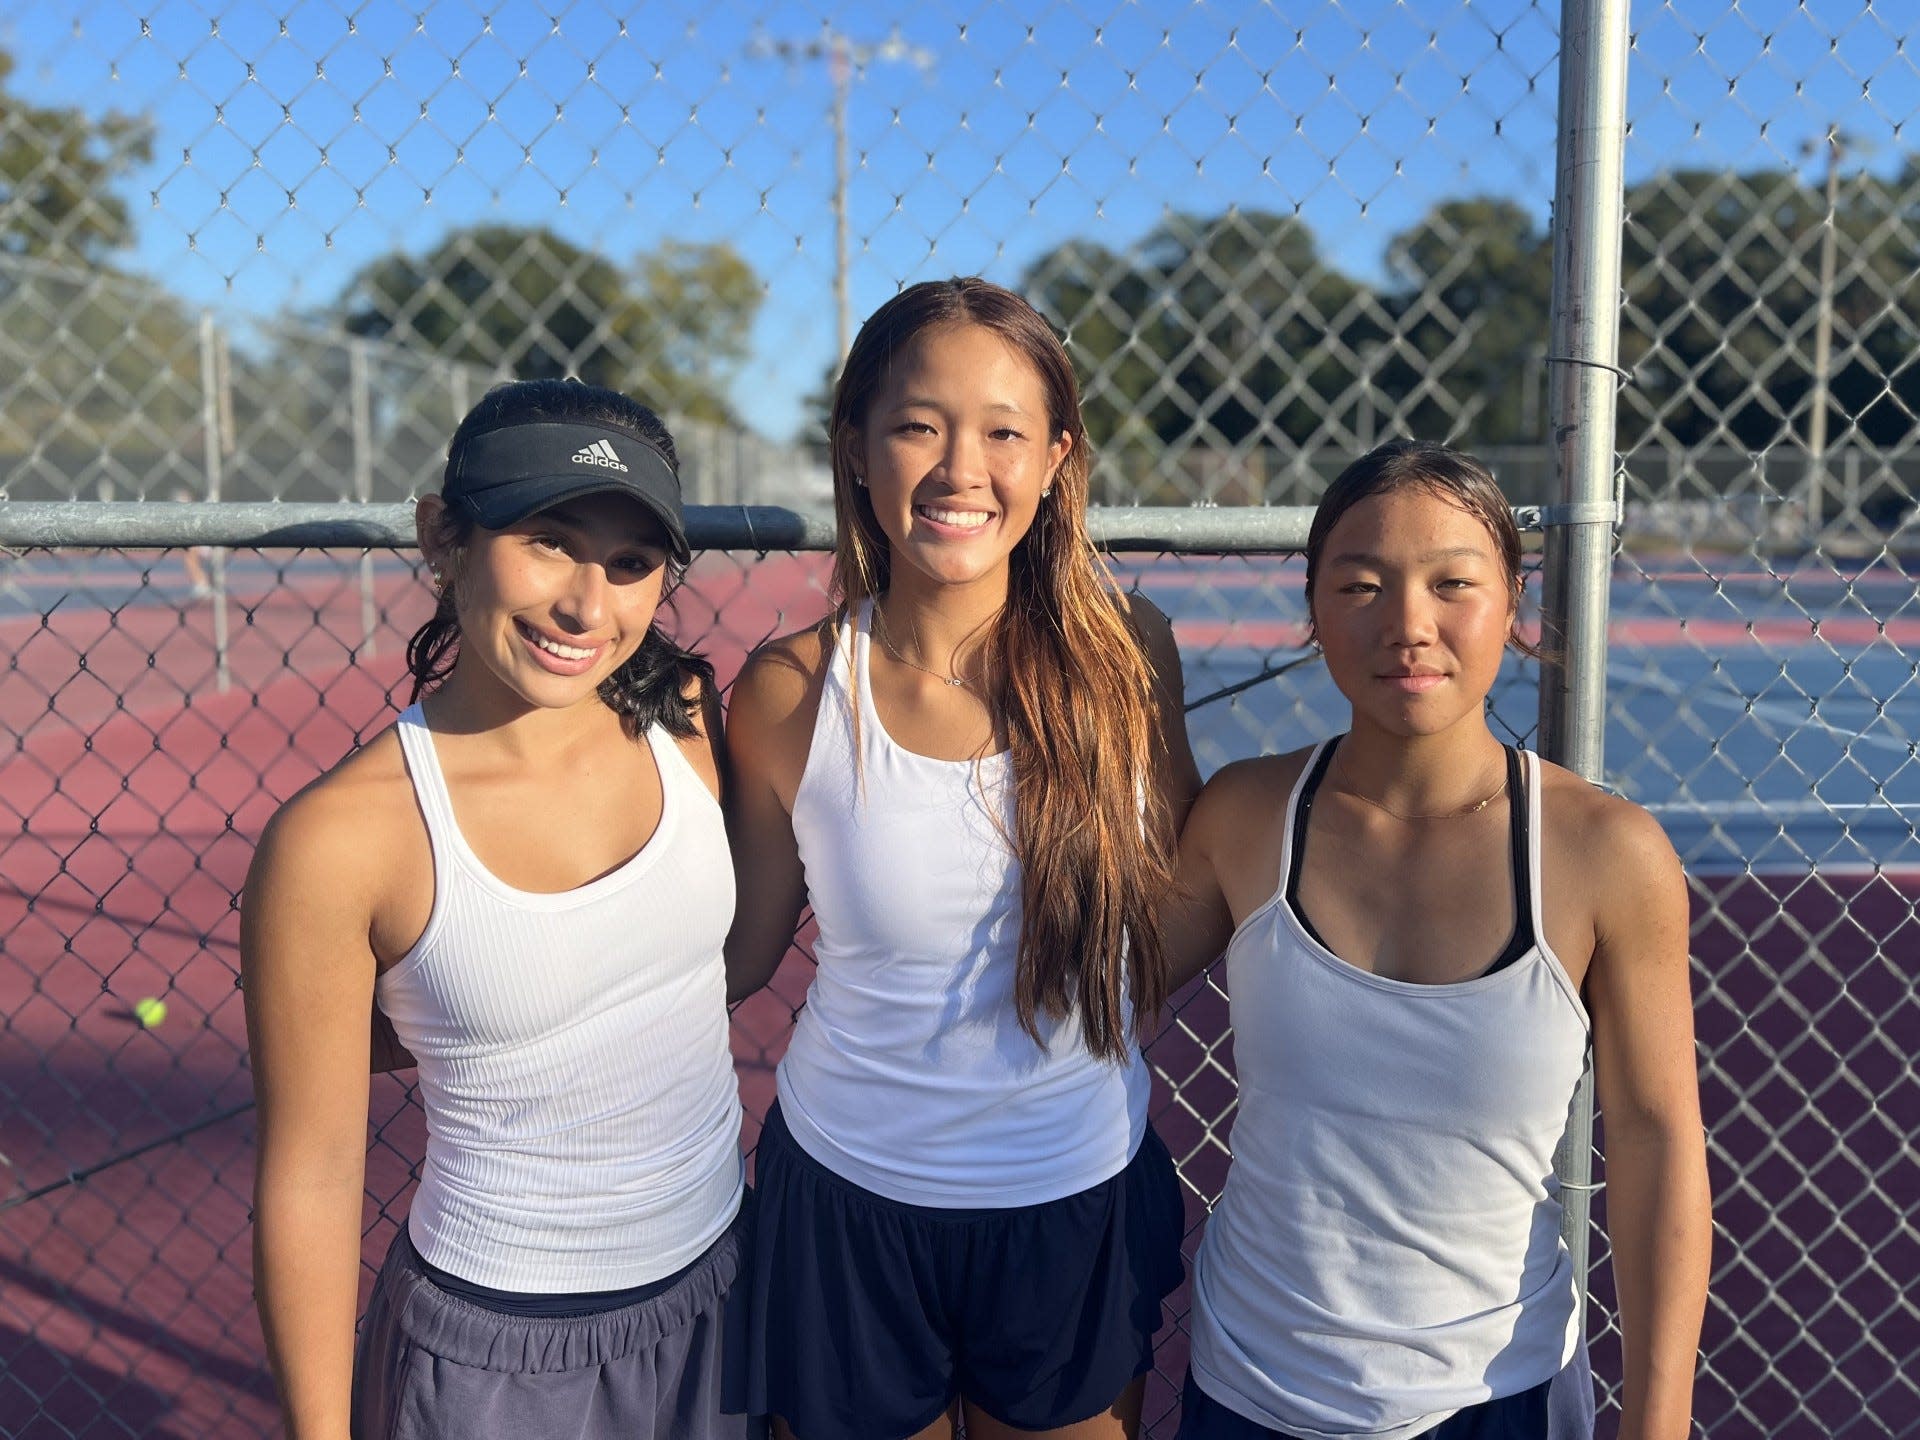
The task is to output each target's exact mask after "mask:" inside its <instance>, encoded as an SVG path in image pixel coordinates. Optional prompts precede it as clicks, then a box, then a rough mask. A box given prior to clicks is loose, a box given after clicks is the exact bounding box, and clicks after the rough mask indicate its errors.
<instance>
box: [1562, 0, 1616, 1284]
mask: <svg viewBox="0 0 1920 1440" xmlns="http://www.w3.org/2000/svg"><path fill="white" fill-rule="evenodd" d="M1627 3H1628V0H1564V3H1563V4H1562V5H1561V8H1560V124H1559V139H1558V145H1557V151H1558V153H1557V160H1556V165H1555V171H1556V178H1555V186H1554V203H1553V309H1552V335H1551V343H1550V349H1549V353H1548V355H1547V360H1548V363H1549V364H1550V365H1552V367H1553V369H1552V375H1551V383H1550V385H1549V391H1548V412H1549V416H1550V424H1551V427H1552V428H1551V433H1550V440H1551V446H1550V448H1551V450H1552V453H1553V463H1554V470H1555V475H1556V479H1557V485H1556V501H1557V503H1554V504H1550V505H1548V506H1547V507H1546V509H1545V511H1544V512H1543V514H1542V519H1543V523H1544V525H1545V528H1546V568H1545V573H1544V576H1543V580H1542V592H1543V593H1542V610H1543V615H1542V619H1543V621H1544V624H1545V628H1546V634H1547V635H1548V636H1549V637H1550V640H1551V641H1552V642H1553V643H1555V644H1556V645H1557V646H1558V648H1559V652H1560V653H1559V654H1558V656H1557V657H1556V658H1555V659H1554V660H1552V661H1550V662H1548V663H1546V664H1544V665H1542V666H1541V670H1540V745H1541V749H1542V751H1543V753H1544V754H1545V755H1546V757H1547V758H1548V759H1550V760H1553V761H1555V762H1557V763H1559V764H1561V765H1564V766H1566V767H1567V768H1568V769H1570V770H1572V771H1574V772H1575V773H1576V774H1579V775H1581V776H1584V777H1585V778H1586V779H1588V780H1591V781H1594V782H1596V783H1597V782H1599V781H1600V780H1601V779H1602V777H1603V775H1604V764H1603V761H1604V756H1603V741H1604V738H1605V724H1606V700H1607V598H1608V596H1607V589H1608V584H1609V581H1610V579H1611V574H1612V565H1613V526H1614V524H1615V523H1616V522H1617V517H1616V515H1615V513H1614V504H1613V495H1614V477H1615V474H1616V473H1617V470H1618V466H1619V458H1618V456H1617V454H1616V451H1615V442H1614V403H1615V394H1616V388H1617V384H1618V377H1619V375H1620V370H1619V364H1620V255H1621V225H1622V210H1623V205H1624V192H1623V188H1622V186H1623V178H1624V163H1625V157H1624V149H1625V142H1626V101H1627V52H1628V31H1627ZM1554 1169H1555V1171H1556V1172H1557V1173H1558V1174H1559V1176H1560V1183H1561V1187H1562V1192H1563V1194H1562V1200H1563V1203H1564V1205H1565V1210H1566V1213H1565V1234H1566V1239H1567V1245H1568V1248H1569V1249H1571V1250H1572V1252H1573V1261H1574V1274H1575V1275H1576V1276H1577V1277H1578V1281H1579V1284H1580V1287H1581V1294H1582V1296H1583V1297H1584V1295H1585V1293H1586V1275H1587V1264H1588V1244H1587V1241H1588V1228H1589V1220H1590V1213H1591V1198H1592V1196H1591V1192H1592V1178H1593V1075H1592V1071H1591V1070H1589V1071H1588V1072H1587V1074H1586V1075H1584V1076H1583V1077H1582V1078H1581V1082H1580V1088H1579V1091H1578V1093H1577V1094H1576V1095H1575V1097H1574V1102H1573V1108H1572V1112H1571V1114H1570V1115H1569V1117H1568V1122H1567V1133H1566V1137H1565V1138H1564V1139H1563V1140H1562V1141H1561V1145H1560V1152H1559V1154H1558V1155H1556V1156H1555V1157H1554Z"/></svg>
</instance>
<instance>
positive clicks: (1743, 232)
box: [1620, 158, 1920, 450]
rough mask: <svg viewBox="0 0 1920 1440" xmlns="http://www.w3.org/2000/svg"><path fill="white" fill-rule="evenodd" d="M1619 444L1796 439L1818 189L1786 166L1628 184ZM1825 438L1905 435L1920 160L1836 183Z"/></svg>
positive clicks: (1822, 217)
mask: <svg viewBox="0 0 1920 1440" xmlns="http://www.w3.org/2000/svg"><path fill="white" fill-rule="evenodd" d="M1626 210H1627V227H1626V248H1625V256H1624V276H1623V284H1624V289H1625V291H1626V309H1625V312H1624V314H1623V317H1622V327H1621V355H1622V362H1623V363H1624V364H1626V365H1629V366H1631V367H1632V368H1633V369H1634V371H1635V384H1634V385H1632V386H1630V387H1628V388H1627V390H1626V391H1625V392H1624V394H1623V396H1622V401H1621V427H1620V435H1621V443H1622V444H1623V445H1625V446H1629V447H1631V446H1634V445H1638V444H1643V443H1648V442H1655V443H1665V444H1673V443H1678V444H1681V445H1686V446H1697V445H1725V446H1730V447H1734V448H1738V449H1745V450H1762V449H1766V448H1768V447H1772V446H1778V445H1798V444H1803V443H1804V442H1805V439H1806V430H1807V404H1808V400H1809V398H1810V394H1811V390H1812V384H1813V372H1812V361H1813V353H1814V329H1815V324H1816V320H1817V316H1818V313H1819V309H1820V296H1819V250H1820V243H1821V238H1822V235H1823V233H1824V230H1825V226H1826V212H1827V204H1826V195H1825V190H1824V186H1822V185H1821V184H1818V183H1810V182H1808V181H1807V180H1804V179H1802V178H1801V177H1800V176H1799V175H1796V174H1794V173H1793V172H1792V171H1788V170H1754V171H1746V172H1740V173H1734V172H1727V171H1719V170H1704V169H1692V170H1677V171H1672V172H1669V173H1666V174H1662V175H1657V176H1654V177H1652V178H1650V179H1648V180H1644V181H1642V182H1640V183H1638V184H1636V185H1633V186H1631V187H1629V189H1628V191H1627V196H1626ZM1834 247H1835V261H1836V267H1835V283H1834V286H1833V291H1832V294H1831V296H1830V300H1831V306H1832V316H1833V357H1834V359H1833V365H1832V370H1831V373H1830V375H1829V379H1828V397H1829V401H1830V405H1831V409H1830V418H1829V428H1828V434H1829V437H1830V440H1831V439H1833V438H1837V437H1840V436H1842V435H1844V434H1846V433H1848V431H1849V430H1850V429H1851V428H1853V427H1858V431H1857V433H1859V434H1860V436H1861V437H1862V438H1863V439H1865V440H1867V441H1869V442H1870V443H1873V444H1878V445H1889V444H1893V443H1895V442H1896V441H1899V440H1901V439H1903V438H1905V437H1906V436H1908V435H1910V433H1911V431H1912V428H1913V425H1914V420H1915V414H1916V410H1917V409H1920V376H1917V375H1916V373H1915V370H1914V367H1913V365H1912V355H1913V350H1914V333H1913V318H1912V317H1913V315H1914V314H1915V313H1916V305H1917V304H1920V163H1917V162H1916V161H1915V160H1913V159H1911V158H1910V159H1908V160H1907V162H1906V163H1905V165H1904V167H1903V168H1902V169H1901V170H1900V171H1898V172H1897V173H1896V174H1895V175H1894V176H1893V177H1892V178H1891V179H1886V180H1883V179H1878V178H1875V177H1873V176H1856V177H1851V178H1847V179H1843V181H1842V182H1841V185H1840V192H1839V197H1838V205H1837V209H1836V214H1835V225H1834Z"/></svg>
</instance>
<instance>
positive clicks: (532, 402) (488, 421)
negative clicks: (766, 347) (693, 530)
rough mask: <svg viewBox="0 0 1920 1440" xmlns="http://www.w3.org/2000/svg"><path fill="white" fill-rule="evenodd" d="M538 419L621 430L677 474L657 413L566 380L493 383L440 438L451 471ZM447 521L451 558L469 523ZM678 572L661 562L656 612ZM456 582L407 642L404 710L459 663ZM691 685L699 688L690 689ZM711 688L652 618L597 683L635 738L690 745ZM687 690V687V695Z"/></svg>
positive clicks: (469, 532)
mask: <svg viewBox="0 0 1920 1440" xmlns="http://www.w3.org/2000/svg"><path fill="white" fill-rule="evenodd" d="M543 420H544V421H554V420H565V421H576V422H579V423H582V424H589V425H599V426H602V427H604V428H606V429H609V430H616V431H621V432H623V433H626V434H629V435H632V436H633V437H634V438H635V439H636V440H639V441H641V442H642V443H644V444H647V445H651V446H653V447H654V448H655V449H656V450H658V451H659V452H660V453H661V454H663V455H665V456H666V458H667V461H668V463H670V464H672V465H674V466H675V467H676V468H677V467H678V465H679V455H678V452H677V451H676V450H675V448H674V444H673V436H672V434H671V433H670V432H669V431H668V430H667V427H666V425H665V424H664V423H662V421H661V419H660V417H659V416H658V415H656V414H654V413H653V411H651V410H649V409H648V408H647V407H646V406H644V405H642V404H640V403H639V402H638V401H636V400H632V399H630V398H628V397H627V396H625V395H622V394H620V393H619V392H618V391H617V390H605V389H602V388H601V387H599V386H597V385H582V384H580V383H578V382H577V381H573V380H514V381H509V382H508V383H506V384H504V385H496V386H494V387H493V388H492V389H491V390H489V391H488V392H487V393H486V394H485V395H483V396H481V397H480V401H479V403H478V404H476V405H475V406H474V407H473V409H471V410H469V411H468V412H467V415H466V418H465V419H463V420H462V421H461V422H460V425H459V428H458V429H456V430H455V431H454V432H453V439H452V440H450V441H448V442H447V470H448V472H449V473H450V472H451V471H452V468H453V463H454V461H455V459H457V458H458V456H459V455H460V453H461V450H462V449H463V448H464V447H465V446H466V445H467V444H468V443H469V442H470V441H472V440H473V439H474V437H476V436H479V435H485V434H487V433H489V432H490V431H494V430H503V429H505V428H507V427H508V426H510V425H528V424H532V423H535V422H537V421H543ZM443 484H444V481H443ZM445 524H446V525H447V526H448V527H449V528H448V533H447V534H446V536H445V539H446V542H447V545H448V548H449V549H450V550H451V551H453V552H454V553H455V554H456V555H457V554H458V553H459V552H460V551H462V550H464V549H465V548H466V546H467V543H468V542H469V541H470V540H471V539H472V538H473V531H474V528H475V527H474V523H473V522H472V521H471V520H469V519H468V518H467V517H466V516H465V515H462V514H460V513H458V512H457V511H455V510H454V509H452V508H451V507H449V509H448V510H447V511H446V512H445ZM685 573H686V571H685V567H684V566H682V565H680V564H679V563H678V562H676V561H671V560H670V561H668V563H667V587H666V594H665V596H664V597H663V598H662V600H661V608H663V609H671V608H672V605H673V599H672V597H673V592H674V591H675V590H676V589H677V588H679V585H680V581H681V580H682V578H684V576H685ZM457 582H458V574H457V567H456V573H455V574H452V575H449V576H448V577H447V582H446V585H445V587H444V588H443V589H442V590H441V592H440V598H439V603H438V604H436V605H435V606H434V611H433V617H432V618H431V619H429V620H428V621H427V622H426V624H424V625H422V626H421V627H420V628H419V629H418V630H416V631H414V632H413V638H412V639H410V640H409V641H407V672H408V673H409V674H410V675H411V676H412V677H413V688H412V691H411V693H410V694H409V696H408V703H409V704H411V703H412V702H413V701H416V700H418V699H419V698H420V697H421V696H422V695H424V694H426V693H427V692H429V691H431V690H432V689H434V687H435V686H437V685H439V684H440V682H441V681H443V680H445V679H446V678H447V676H448V675H449V674H451V673H452V671H453V664H454V661H455V660H456V659H458V658H459V654H460V616H459V612H458V609H457V606H456V603H455V591H456V589H457ZM690 682H697V689H695V687H694V685H693V684H691V683H690ZM717 689H718V685H717V683H716V681H715V678H714V673H713V662H712V661H710V660H708V659H707V658H706V657H705V656H703V655H701V654H700V653H699V652H698V651H695V650H690V649H687V648H685V647H683V646H681V645H680V644H678V643H677V642H676V641H674V640H673V639H672V638H671V637H670V636H669V635H668V634H667V632H666V631H665V630H663V629H662V628H661V626H660V622H659V620H658V618H657V617H656V619H655V620H654V623H653V624H652V625H651V626H649V627H648V628H647V634H646V638H644V639H643V640H642V641H641V642H640V648H639V649H638V650H636V651H634V653H633V654H632V656H630V657H629V658H628V660H627V663H626V664H624V665H622V666H621V667H620V668H619V669H618V670H616V671H614V672H613V674H611V675H609V676H608V677H607V678H606V679H605V680H602V681H601V682H600V698H601V700H603V701H604V702H605V703H606V705H607V708H608V709H610V710H612V711H613V712H614V713H615V714H616V715H618V716H619V717H620V720H621V724H622V725H623V727H624V728H625V729H626V731H627V733H628V734H629V735H632V736H634V737H635V738H636V739H637V738H638V737H639V736H640V735H642V734H644V733H645V732H646V731H647V730H649V729H650V728H652V727H653V726H655V725H659V726H662V727H664V728H665V729H666V731H667V732H668V733H669V734H671V735H676V736H678V737H680V738H681V739H687V738H689V737H691V736H693V735H695V734H697V733H698V726H697V723H696V719H697V716H698V712H699V710H700V706H701V704H702V703H703V701H704V699H705V698H706V697H707V696H709V695H712V694H713V693H715V691H716V690H717ZM689 690H694V693H693V694H692V695H691V696H689V694H688V691H689Z"/></svg>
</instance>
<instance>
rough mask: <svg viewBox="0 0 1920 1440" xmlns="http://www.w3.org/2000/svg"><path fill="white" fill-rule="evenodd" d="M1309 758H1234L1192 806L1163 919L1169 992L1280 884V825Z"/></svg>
mask: <svg viewBox="0 0 1920 1440" xmlns="http://www.w3.org/2000/svg"><path fill="white" fill-rule="evenodd" d="M1306 755H1307V752H1306V751H1297V752H1295V753H1294V754H1291V755H1262V756H1260V757H1258V758H1256V759H1252V760H1236V761H1234V762H1233V763H1232V764H1230V765H1224V766H1222V767H1221V768H1220V769H1219V770H1218V771H1216V772H1215V773H1214V776H1213V778H1212V779H1210V780H1209V781H1207V783H1206V785H1205V786H1204V787H1202V789H1201V791H1200V794H1199V797H1198V798H1197V799H1196V800H1195V801H1194V802H1193V809H1192V810H1191V811H1190V812H1189V814H1188V815H1187V823H1186V826H1185V828H1184V829H1182V831H1181V833H1180V858H1179V867H1178V874H1177V876H1176V882H1175V886H1174V894H1173V897H1172V900H1171V901H1170V902H1169V907H1168V913H1167V916H1166V935H1167V950H1168V953H1169V955H1170V956H1171V958H1172V963H1173V977H1172V981H1171V985H1172V987H1173V988H1174V989H1178V988H1179V987H1180V986H1182V985H1184V984H1186V983H1187V981H1189V980H1191V979H1192V978H1193V977H1194V976H1196V975H1198V974H1199V973H1200V972H1201V971H1202V970H1204V969H1206V967H1207V966H1209V965H1211V964H1212V963H1213V962H1214V961H1215V960H1217V959H1218V958H1219V957H1220V955H1221V953H1222V952H1223V951H1224V950H1225V949H1226V948H1227V942H1228V941H1229V940H1231V939H1232V938H1233V932H1234V928H1235V927H1236V926H1237V925H1238V924H1239V923H1240V921H1242V920H1244V919H1245V918H1246V917H1247V916H1248V915H1249V914H1251V913H1252V912H1253V911H1254V910H1256V909H1258V908H1259V906H1260V905H1261V904H1263V903H1264V902H1265V901H1266V899H1267V898H1268V897H1269V896H1271V895H1272V893H1273V890H1274V888H1275V887H1276V886H1277V885H1278V884H1279V868H1280V841H1281V836H1280V827H1281V820H1282V817H1283V816H1284V814H1285V811H1286V801H1287V795H1288V794H1289V792H1290V791H1291V790H1292V788H1293V784H1294V782H1295V781H1296V780H1297V779H1299V776H1300V768H1301V766H1302V765H1303V764H1305V761H1306Z"/></svg>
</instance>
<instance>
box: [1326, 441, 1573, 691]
mask: <svg viewBox="0 0 1920 1440" xmlns="http://www.w3.org/2000/svg"><path fill="white" fill-rule="evenodd" d="M1407 489H1418V490H1425V491H1426V492H1427V493H1428V494H1430V495H1435V496H1438V497H1439V498H1440V499H1442V500H1445V501H1447V502H1448V503H1449V504H1451V505H1455V506H1458V507H1459V508H1460V509H1462V510H1464V511H1466V512H1467V514H1469V515H1471V516H1473V518H1474V519H1476V520H1478V521H1479V522H1480V523H1481V524H1482V525H1484V526H1486V527H1487V533H1488V534H1489V535H1490V536H1492V538H1493V548H1494V553H1495V554H1496V555H1497V556H1498V557H1499V560H1500V568H1501V569H1502V570H1503V571H1504V572H1505V574H1506V581H1507V594H1508V598H1509V599H1510V600H1511V602H1512V604H1513V624H1512V626H1511V627H1510V628H1509V629H1508V631H1507V644H1508V645H1509V646H1511V647H1512V648H1513V649H1515V650H1517V651H1519V652H1520V653H1521V654H1522V655H1526V656H1530V657H1531V658H1533V659H1535V660H1544V659H1552V658H1556V657H1557V654H1558V652H1557V651H1556V650H1555V649H1554V648H1553V647H1552V646H1551V645H1550V644H1548V643H1547V640H1546V637H1545V636H1544V635H1543V636H1542V637H1541V642H1540V643H1539V644H1537V645H1536V644H1535V643H1534V642H1533V641H1531V640H1529V639H1527V638H1526V636H1524V635H1522V634H1521V633H1520V601H1521V599H1522V597H1523V596H1524V594H1525V592H1526V584H1527V577H1526V572H1525V571H1524V570H1523V569H1522V568H1521V559H1520V557H1521V546H1520V529H1519V527H1518V526H1517V525H1515V524H1514V523H1513V510H1512V509H1511V507H1509V506H1508V504H1507V497H1506V496H1505V495H1503V494H1502V493H1501V491H1500V482H1499V481H1497V480H1495V479H1494V478H1493V471H1491V470H1489V469H1488V468H1487V466H1486V463H1485V462H1484V461H1482V460H1480V459H1479V458H1478V457H1477V456H1473V455H1469V454H1468V453H1467V452H1466V451H1464V450H1456V449H1454V448H1453V447H1452V446H1451V445H1442V444H1440V443H1439V442H1438V441H1434V440H1389V441H1387V443H1386V444H1384V445H1378V446H1375V447H1374V448H1373V449H1371V450H1369V451H1368V452H1367V453H1366V454H1364V455H1362V456H1361V457H1360V458H1359V459H1358V460H1355V461H1354V462H1353V463H1352V464H1351V465H1349V466H1347V468H1346V469H1344V470H1342V471H1341V472H1340V473H1339V474H1338V475H1336V476H1335V477H1334V480H1333V483H1332V484H1331V485H1329V486H1328V487H1327V493H1326V494H1324V495H1322V496H1321V497H1320V504H1319V507H1318V508H1317V509H1316V510H1315V511H1314V512H1313V523H1312V524H1311V525H1310V526H1309V527H1308V530H1307V552H1306V555H1307V615H1308V627H1309V638H1314V636H1315V633H1316V632H1315V631H1314V630H1313V619H1312V615H1313V581H1314V577H1315V576H1316V575H1317V574H1319V571H1320V556H1321V553H1322V552H1323V551H1324V550H1325V549H1326V546H1327V537H1328V536H1329V535H1331V534H1332V533H1333V527H1334V526H1335V525H1338V524H1339V523H1340V517H1341V516H1343V515H1345V514H1346V513H1347V512H1348V511H1349V510H1351V509H1353V507H1354V506H1356V505H1358V504H1359V503H1360V502H1361V501H1362V500H1371V499H1372V498H1373V497H1374V496H1376V495H1385V494H1388V493H1390V492H1392V491H1395V490H1407Z"/></svg>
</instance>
